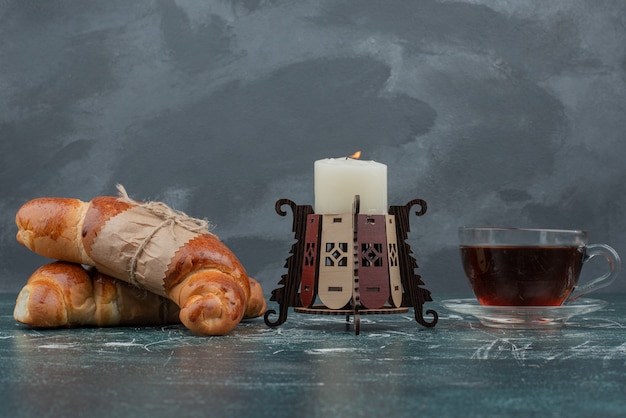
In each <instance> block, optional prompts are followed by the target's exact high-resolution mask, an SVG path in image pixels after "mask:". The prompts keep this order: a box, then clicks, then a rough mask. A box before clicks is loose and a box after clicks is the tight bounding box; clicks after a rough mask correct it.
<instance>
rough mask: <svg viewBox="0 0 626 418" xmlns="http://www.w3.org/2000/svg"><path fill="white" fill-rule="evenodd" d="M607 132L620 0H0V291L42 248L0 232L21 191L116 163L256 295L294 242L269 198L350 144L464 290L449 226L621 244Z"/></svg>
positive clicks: (437, 273) (617, 161) (115, 173)
mask: <svg viewBox="0 0 626 418" xmlns="http://www.w3.org/2000/svg"><path fill="white" fill-rule="evenodd" d="M625 132H626V2H623V1H595V0H589V1H578V0H572V1H570V0H568V1H556V0H554V1H499V0H465V1H463V0H459V1H445V0H442V1H434V0H413V1H406V0H387V1H382V0H380V1H366V0H359V1H348V0H344V1H340V0H332V1H331V0H329V1H317V0H316V1H312V0H307V1H294V0H273V1H272V0H234V1H225V0H223V1H207V0H176V1H174V0H154V1H153V0H140V1H132V2H129V1H126V0H118V1H115V0H109V1H78V0H76V1H52V0H51V1H22V0H14V1H11V0H4V1H1V2H0V141H1V142H0V151H1V153H0V174H1V175H0V184H1V189H0V190H1V195H0V254H1V262H0V291H8V292H17V291H18V290H19V289H20V288H21V286H23V284H24V282H25V281H26V279H27V278H28V276H29V275H30V274H31V273H32V272H33V271H34V270H35V269H36V268H37V267H39V266H40V265H41V264H43V263H45V262H47V260H45V259H43V258H41V257H39V256H35V255H32V254H30V253H29V252H28V251H27V250H26V249H24V248H22V247H21V246H19V245H18V244H17V243H16V241H15V238H14V235H15V225H14V221H13V220H14V215H15V212H16V211H17V209H18V208H19V206H20V205H21V204H23V203H24V202H26V201H27V200H29V199H32V198H36V197H41V196H64V197H76V198H80V199H83V200H89V199H91V198H92V197H94V196H97V195H113V194H116V190H115V184H116V183H121V184H123V185H124V186H125V187H126V189H127V190H128V192H129V194H130V195H131V197H133V198H135V199H137V200H161V201H164V202H166V203H167V204H169V205H171V206H173V207H175V208H176V209H178V210H182V211H184V212H186V213H188V214H189V215H192V216H195V217H200V218H207V219H208V220H210V221H211V222H212V223H213V224H215V229H214V232H215V233H217V234H218V235H219V236H220V237H221V238H222V239H223V240H224V241H225V242H226V243H227V245H229V246H230V247H231V249H232V250H233V251H234V252H235V253H236V254H237V255H238V256H239V258H240V259H241V260H242V261H243V263H244V264H245V266H246V268H247V270H248V271H249V273H250V274H251V275H253V276H255V277H256V278H258V279H259V280H260V281H261V282H262V283H263V285H264V287H265V291H266V293H268V294H269V292H270V291H271V290H272V289H273V288H274V287H276V284H277V282H278V280H279V279H280V276H281V275H282V274H284V273H285V272H286V271H285V269H284V268H283V265H284V263H285V260H286V258H287V257H288V256H289V249H290V246H291V244H292V242H293V233H292V231H291V216H290V214H289V215H288V216H287V217H284V218H283V217H280V216H278V215H277V214H276V212H275V211H274V204H275V202H276V201H277V200H278V199H280V198H289V199H291V200H293V201H295V202H296V203H298V204H313V162H314V161H315V160H316V159H320V158H325V157H340V156H345V155H348V154H352V153H353V152H354V151H357V150H361V151H362V152H363V158H365V159H373V160H377V161H380V162H382V163H385V164H387V165H388V176H389V203H390V204H395V205H402V204H405V203H407V202H408V201H409V200H411V199H413V198H421V199H424V200H426V201H427V202H428V212H427V214H426V215H425V216H423V217H421V218H417V217H415V216H413V217H412V218H411V233H410V237H409V243H410V244H411V246H412V248H413V251H414V255H415V257H416V259H417V261H418V263H419V266H420V267H419V269H418V270H417V272H418V273H419V274H420V275H421V276H422V278H423V280H424V282H425V283H426V287H427V288H428V289H429V290H431V291H432V292H433V296H435V297H437V296H438V295H443V294H445V293H450V292H458V293H464V292H469V287H468V286H467V284H466V283H465V279H464V278H463V274H462V270H461V268H460V263H459V257H458V254H457V249H456V229H457V227H458V226H460V225H467V224H482V225H484V224H492V225H504V226H525V227H551V228H583V229H587V230H588V231H589V233H590V238H591V240H592V241H595V242H606V243H609V244H611V245H613V246H614V247H615V248H616V249H617V250H618V251H619V252H621V253H622V255H624V256H626V242H625V241H626V209H625V208H626V193H625V187H624V182H625V181H626V164H625V161H624V159H625V157H626V141H625V138H624V136H625V134H624V133H625ZM594 268H596V267H592V268H590V270H592V269H594ZM600 268H601V266H597V269H598V270H599V269H600ZM625 283H626V280H623V277H620V283H618V284H616V285H615V286H613V287H612V289H613V290H623V289H626V285H625Z"/></svg>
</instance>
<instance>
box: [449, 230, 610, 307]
mask: <svg viewBox="0 0 626 418" xmlns="http://www.w3.org/2000/svg"><path fill="white" fill-rule="evenodd" d="M459 237H460V240H461V245H460V250H461V259H462V263H463V269H464V271H465V274H466V276H467V278H468V280H469V283H470V285H471V287H472V290H473V292H474V294H475V296H476V298H477V299H478V301H479V303H480V304H482V305H490V306H558V305H562V304H563V303H564V302H566V301H567V300H573V299H574V298H577V297H580V296H582V295H583V294H586V293H589V292H590V291H592V290H596V289H599V288H600V287H604V286H606V285H608V284H610V283H611V282H612V281H613V280H614V279H615V277H616V276H617V273H618V271H619V269H620V259H619V256H618V255H617V253H616V252H615V250H613V249H612V248H611V247H609V246H607V245H605V244H591V245H589V244H587V234H586V233H585V232H584V231H564V230H545V229H519V228H466V227H464V228H460V229H459ZM596 255H602V256H604V257H605V258H606V259H607V260H608V261H609V264H610V271H609V272H608V273H607V274H605V275H604V276H601V277H598V278H597V279H594V280H591V281H589V282H588V283H587V284H586V285H584V286H579V285H578V281H579V280H578V279H579V276H580V272H581V270H582V267H583V264H584V263H585V262H586V261H588V260H589V259H591V258H592V257H595V256H596Z"/></svg>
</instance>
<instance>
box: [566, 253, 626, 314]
mask: <svg viewBox="0 0 626 418" xmlns="http://www.w3.org/2000/svg"><path fill="white" fill-rule="evenodd" d="M599 255H601V256H603V257H604V258H606V260H607V261H608V262H609V271H608V272H607V273H605V274H604V275H602V276H600V277H597V278H595V279H592V280H590V281H588V282H587V283H585V284H584V285H582V286H581V285H578V286H576V288H575V289H574V291H573V292H572V294H571V295H570V297H569V298H567V302H571V301H573V300H576V299H578V298H579V297H581V296H583V295H586V294H587V293H590V292H593V291H595V290H598V289H601V288H603V287H606V286H608V285H610V284H611V283H613V282H614V281H615V278H616V277H617V275H618V274H619V272H620V270H621V268H622V262H621V261H620V258H619V255H618V254H617V251H615V250H614V249H613V248H612V247H609V246H608V245H606V244H589V245H587V247H586V250H585V256H584V258H583V264H585V263H586V262H588V261H589V260H591V259H592V258H594V257H596V256H599Z"/></svg>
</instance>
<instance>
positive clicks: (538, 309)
mask: <svg viewBox="0 0 626 418" xmlns="http://www.w3.org/2000/svg"><path fill="white" fill-rule="evenodd" d="M607 304H608V302H605V301H603V300H599V299H576V300H575V301H572V302H570V303H568V304H566V305H561V306H483V305H481V304H480V303H478V301H477V300H476V299H447V300H443V301H441V305H442V306H443V307H444V308H446V309H448V310H451V311H453V312H457V313H462V314H468V315H472V316H475V317H476V318H478V320H479V321H480V322H481V323H482V324H483V325H485V326H488V327H494V328H517V329H520V328H522V329H523V328H527V329H534V328H557V327H560V326H562V325H563V324H564V323H565V322H566V321H567V320H568V319H570V318H571V317H573V316H575V315H582V314H586V313H589V312H593V311H597V310H598V309H602V308H604V307H605V306H606V305H607Z"/></svg>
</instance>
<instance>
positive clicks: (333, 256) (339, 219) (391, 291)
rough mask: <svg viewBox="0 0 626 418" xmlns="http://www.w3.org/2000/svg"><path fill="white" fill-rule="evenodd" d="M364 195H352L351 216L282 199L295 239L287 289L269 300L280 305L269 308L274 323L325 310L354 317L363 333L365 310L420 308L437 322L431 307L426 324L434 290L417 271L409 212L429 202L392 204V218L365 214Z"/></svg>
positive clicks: (280, 204) (279, 208) (285, 281)
mask: <svg viewBox="0 0 626 418" xmlns="http://www.w3.org/2000/svg"><path fill="white" fill-rule="evenodd" d="M359 202H360V198H359V196H358V195H356V196H355V198H354V204H353V208H352V213H346V214H338V215H336V214H332V215H322V214H315V213H314V211H313V208H312V207H311V206H310V205H296V204H295V203H294V202H292V201H291V200H289V199H280V200H278V201H277V202H276V212H277V213H278V214H279V215H280V216H285V215H287V212H285V211H284V210H283V209H282V207H283V206H284V205H288V206H289V207H290V208H291V210H292V212H293V228H292V229H293V232H294V233H295V238H296V240H297V241H296V242H295V243H294V244H293V245H292V247H291V255H290V256H289V257H288V258H287V262H286V264H285V267H286V268H287V274H286V275H283V276H281V277H282V279H281V280H280V281H279V282H278V284H279V285H282V287H278V288H276V289H274V290H273V291H272V295H271V298H270V300H271V301H275V302H278V304H279V307H280V308H279V314H278V317H277V318H276V320H275V321H271V320H270V316H271V315H275V314H276V311H275V310H273V309H271V310H268V311H266V312H265V316H264V320H265V323H266V324H267V325H268V326H269V327H272V328H273V327H277V326H279V325H281V324H283V323H284V322H285V321H286V320H287V311H288V309H289V307H293V308H294V311H295V312H298V313H304V314H319V315H345V316H346V321H347V322H350V317H351V316H353V317H354V330H355V333H356V334H357V335H358V334H359V332H360V323H361V320H360V315H367V314H399V313H406V312H408V310H409V307H413V309H414V311H415V320H416V321H417V322H418V323H420V324H421V325H423V326H425V327H434V326H435V325H436V324H437V320H438V314H437V312H436V311H434V310H432V309H429V310H427V311H426V314H427V315H432V320H431V321H427V320H426V319H425V318H424V315H423V313H422V310H423V305H424V303H425V302H431V301H432V298H431V296H430V291H428V290H426V289H424V288H422V287H420V286H421V285H423V284H424V283H423V282H422V280H421V277H420V276H419V275H418V274H416V273H415V269H416V268H417V263H416V261H415V259H414V258H413V257H412V256H411V253H412V251H411V248H410V246H409V245H408V244H407V243H406V239H407V237H408V232H409V230H410V228H409V211H410V209H411V207H413V206H414V205H419V207H420V210H419V211H416V212H415V214H416V215H417V216H422V215H424V213H426V202H425V201H424V200H421V199H414V200H411V201H410V202H409V203H407V204H406V205H404V206H391V207H390V208H389V214H388V215H367V214H361V213H359V210H360V209H359V206H360V204H359Z"/></svg>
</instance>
